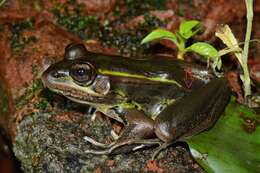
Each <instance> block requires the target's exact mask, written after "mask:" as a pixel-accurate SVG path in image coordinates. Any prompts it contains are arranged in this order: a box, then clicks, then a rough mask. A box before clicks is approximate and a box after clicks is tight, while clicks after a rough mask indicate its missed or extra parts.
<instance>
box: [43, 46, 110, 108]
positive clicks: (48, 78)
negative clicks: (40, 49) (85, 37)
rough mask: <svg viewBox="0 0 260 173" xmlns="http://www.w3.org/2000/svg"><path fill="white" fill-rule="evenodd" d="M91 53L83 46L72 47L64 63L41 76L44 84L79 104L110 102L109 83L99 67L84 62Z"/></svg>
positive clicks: (52, 66)
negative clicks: (100, 72)
mask: <svg viewBox="0 0 260 173" xmlns="http://www.w3.org/2000/svg"><path fill="white" fill-rule="evenodd" d="M87 54H88V51H87V50H86V49H85V47H84V45H82V44H70V45H69V46H67V47H66V49H65V56H64V57H65V58H64V60H62V61H60V62H58V63H56V64H53V65H51V66H50V67H49V68H48V69H47V70H46V71H45V72H44V73H43V75H42V81H43V83H44V85H45V86H46V87H48V88H50V89H51V90H53V91H54V92H57V93H60V94H62V95H64V96H66V97H68V98H69V99H71V100H73V101H76V102H79V103H87V104H89V103H92V104H93V103H94V104H95V103H105V102H110V101H109V100H112V99H109V97H111V94H108V93H109V91H110V80H109V77H108V76H105V75H102V74H98V73H97V71H98V70H97V69H96V68H98V67H95V66H96V64H93V63H91V62H89V61H88V60H87V59H85V57H86V55H87Z"/></svg>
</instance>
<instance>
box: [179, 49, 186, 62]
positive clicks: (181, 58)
mask: <svg viewBox="0 0 260 173" xmlns="http://www.w3.org/2000/svg"><path fill="white" fill-rule="evenodd" d="M184 54H185V52H184V51H181V50H179V51H178V54H177V59H180V60H184V57H183V56H184Z"/></svg>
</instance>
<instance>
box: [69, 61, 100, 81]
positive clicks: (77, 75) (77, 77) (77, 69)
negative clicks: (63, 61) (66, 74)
mask: <svg viewBox="0 0 260 173" xmlns="http://www.w3.org/2000/svg"><path fill="white" fill-rule="evenodd" d="M70 76H71V77H72V79H73V80H74V81H75V82H76V83H78V84H79V85H82V86H87V85H90V84H92V83H93V81H94V79H95V77H96V73H95V69H94V67H93V66H92V65H91V64H89V63H81V64H75V65H73V66H72V67H71V69H70Z"/></svg>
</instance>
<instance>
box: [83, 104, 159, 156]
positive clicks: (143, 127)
mask: <svg viewBox="0 0 260 173" xmlns="http://www.w3.org/2000/svg"><path fill="white" fill-rule="evenodd" d="M118 114H120V115H121V116H122V117H124V118H125V122H127V124H126V125H125V128H124V130H123V131H122V133H121V134H120V136H119V138H118V139H117V140H116V141H115V142H113V143H111V144H109V145H106V144H102V143H99V142H97V141H94V140H93V139H91V138H89V137H85V140H87V141H88V142H90V143H91V144H93V145H95V146H97V147H100V148H103V150H87V151H86V153H93V154H111V153H119V151H122V152H129V151H134V150H137V149H140V148H144V147H148V146H151V145H155V144H156V145H158V141H160V140H153V139H151V138H152V137H153V136H154V121H153V120H152V119H150V118H149V117H147V116H146V115H145V114H144V113H143V112H141V111H138V110H136V109H124V110H120V111H118ZM148 139H151V140H148ZM104 148H105V150H104Z"/></svg>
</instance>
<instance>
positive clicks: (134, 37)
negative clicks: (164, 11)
mask: <svg viewBox="0 0 260 173" xmlns="http://www.w3.org/2000/svg"><path fill="white" fill-rule="evenodd" d="M164 25H165V23H164V22H162V21H161V20H159V19H158V18H156V17H155V16H152V15H150V14H145V15H144V22H142V23H140V24H139V25H138V26H137V28H136V29H134V30H130V29H126V30H120V31H117V30H114V29H113V28H114V27H113V24H109V25H107V26H105V27H103V28H102V29H101V32H100V34H99V37H98V38H99V40H100V41H102V42H103V43H104V44H105V45H106V46H108V47H110V46H113V47H117V48H118V49H119V51H120V53H121V54H130V55H135V54H143V53H144V52H145V50H147V49H148V48H149V45H144V46H140V43H141V40H142V39H143V38H144V37H145V35H147V33H149V32H150V31H152V30H153V29H156V28H158V27H163V26H164Z"/></svg>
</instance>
